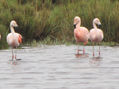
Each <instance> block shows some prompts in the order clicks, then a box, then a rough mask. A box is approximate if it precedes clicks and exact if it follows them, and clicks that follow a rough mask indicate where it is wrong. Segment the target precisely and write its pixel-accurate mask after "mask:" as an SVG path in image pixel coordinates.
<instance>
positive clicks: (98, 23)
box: [93, 18, 101, 26]
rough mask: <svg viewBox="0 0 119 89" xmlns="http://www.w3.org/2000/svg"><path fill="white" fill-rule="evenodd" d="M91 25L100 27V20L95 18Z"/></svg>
mask: <svg viewBox="0 0 119 89" xmlns="http://www.w3.org/2000/svg"><path fill="white" fill-rule="evenodd" d="M93 24H96V25H98V26H101V22H100V20H99V19H98V18H95V19H94V20H93Z"/></svg>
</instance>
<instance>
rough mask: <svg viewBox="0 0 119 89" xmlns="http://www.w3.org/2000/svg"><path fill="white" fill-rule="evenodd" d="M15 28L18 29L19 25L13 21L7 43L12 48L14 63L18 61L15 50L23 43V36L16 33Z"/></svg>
mask: <svg viewBox="0 0 119 89" xmlns="http://www.w3.org/2000/svg"><path fill="white" fill-rule="evenodd" d="M14 27H18V25H17V23H16V21H15V20H12V21H11V22H10V30H11V32H10V33H9V34H8V35H7V43H8V45H9V46H10V47H11V48H12V61H13V60H14V59H15V61H16V54H15V53H14V51H13V49H14V48H17V47H18V46H19V45H20V44H21V43H22V36H21V35H20V34H19V33H16V32H15V30H14Z"/></svg>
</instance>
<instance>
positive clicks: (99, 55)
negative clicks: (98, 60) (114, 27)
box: [99, 43, 100, 56]
mask: <svg viewBox="0 0 119 89" xmlns="http://www.w3.org/2000/svg"><path fill="white" fill-rule="evenodd" d="M99 56H100V43H99Z"/></svg>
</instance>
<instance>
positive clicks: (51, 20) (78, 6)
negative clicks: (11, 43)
mask: <svg viewBox="0 0 119 89" xmlns="http://www.w3.org/2000/svg"><path fill="white" fill-rule="evenodd" d="M76 15H78V16H80V17H81V19H82V26H85V27H87V28H88V29H91V28H92V20H93V18H95V17H98V18H100V20H101V22H102V29H103V31H104V42H109V43H111V42H116V43H118V42H119V39H118V38H119V30H118V29H119V1H118V0H54V2H52V0H1V1H0V34H2V40H1V41H0V48H6V47H7V44H6V35H7V34H8V33H9V23H10V21H11V20H12V19H15V20H16V21H17V23H18V24H19V28H18V29H17V30H16V32H19V33H21V34H22V36H23V42H24V43H32V42H37V41H38V42H43V43H47V44H51V43H52V42H56V44H57V43H75V40H74V36H73V18H74V17H75V16H76ZM48 39H50V40H49V41H47V40H48ZM34 40H35V41H34Z"/></svg>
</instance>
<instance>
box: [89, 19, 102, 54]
mask: <svg viewBox="0 0 119 89" xmlns="http://www.w3.org/2000/svg"><path fill="white" fill-rule="evenodd" d="M96 25H99V26H100V25H101V22H100V20H99V19H98V18H95V19H94V20H93V29H91V30H90V40H91V42H92V43H93V56H95V54H94V43H100V42H101V41H102V40H103V37H104V35H103V31H102V30H101V29H99V28H98V27H97V26H96ZM99 56H100V45H99Z"/></svg>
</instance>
